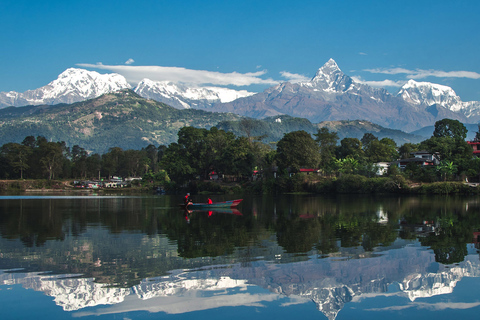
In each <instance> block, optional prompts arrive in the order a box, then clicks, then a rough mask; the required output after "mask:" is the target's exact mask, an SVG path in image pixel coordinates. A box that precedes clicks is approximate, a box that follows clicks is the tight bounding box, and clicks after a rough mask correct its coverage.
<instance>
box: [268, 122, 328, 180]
mask: <svg viewBox="0 0 480 320" xmlns="http://www.w3.org/2000/svg"><path fill="white" fill-rule="evenodd" d="M319 162H320V147H319V146H318V144H317V143H316V142H315V140H313V138H312V136H311V135H310V134H309V133H307V132H306V131H303V130H301V131H293V132H290V133H287V134H285V135H284V136H283V138H282V139H281V140H280V141H279V142H278V144H277V163H278V166H279V167H280V169H281V170H282V169H286V168H288V167H290V168H291V169H292V170H293V171H298V170H299V169H300V168H302V167H308V168H316V167H317V166H318V164H319Z"/></svg>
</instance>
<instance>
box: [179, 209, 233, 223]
mask: <svg viewBox="0 0 480 320" xmlns="http://www.w3.org/2000/svg"><path fill="white" fill-rule="evenodd" d="M196 214H203V215H204V214H206V215H208V216H209V217H211V216H213V215H216V214H231V215H235V216H242V213H241V212H240V210H238V209H235V208H218V209H215V210H205V209H199V210H187V209H185V210H184V216H185V220H186V221H187V223H190V219H191V218H192V215H196Z"/></svg>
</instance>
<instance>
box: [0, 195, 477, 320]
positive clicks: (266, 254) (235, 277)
mask: <svg viewBox="0 0 480 320" xmlns="http://www.w3.org/2000/svg"><path fill="white" fill-rule="evenodd" d="M180 202H181V199H177V198H175V197H143V198H96V199H80V198H68V199H2V200H0V210H1V211H0V212H1V214H0V232H1V236H2V238H1V239H0V248H1V249H0V268H3V269H11V268H24V269H22V270H20V271H15V272H11V271H8V272H2V273H1V274H0V288H1V287H2V286H1V284H3V286H12V285H14V284H21V285H22V286H23V287H25V288H29V289H33V290H36V291H41V292H44V293H45V294H47V295H49V296H52V297H54V299H55V303H56V304H57V305H59V306H61V307H62V308H63V310H65V311H71V312H73V311H75V312H76V315H77V316H93V315H95V316H98V315H105V314H119V313H124V312H133V311H141V310H142V311H148V312H165V313H167V314H179V313H186V312H193V311H196V312H198V311H200V310H209V309H212V308H219V307H236V306H267V305H269V304H272V303H280V304H281V305H284V306H292V305H308V304H309V303H310V302H311V301H313V302H314V303H315V305H316V308H317V309H318V310H319V311H320V312H322V313H323V314H324V315H325V316H326V317H327V318H329V319H335V318H338V316H339V312H340V311H341V310H342V309H344V308H345V307H346V305H347V304H358V303H361V302H362V301H363V300H365V299H372V298H375V297H392V296H395V297H397V298H399V299H400V298H401V299H404V300H402V302H400V304H399V305H398V306H396V307H398V308H400V309H402V308H413V309H421V308H425V306H424V305H423V307H422V306H420V305H417V304H416V301H417V300H418V299H420V298H421V299H426V298H429V297H430V298H431V297H436V296H439V295H445V294H449V298H448V299H452V293H453V292H454V289H455V287H456V286H457V284H458V283H459V282H460V281H461V280H462V279H464V278H466V277H468V278H470V277H479V276H480V274H479V273H480V265H479V264H480V262H479V256H478V253H477V247H478V241H477V238H478V230H480V222H479V221H480V220H479V219H478V216H479V212H480V211H479V210H478V208H479V203H478V201H477V200H476V199H468V198H427V197H426V198H420V197H414V198H410V197H405V198H367V197H359V198H357V199H355V198H352V197H339V198H318V197H311V196H297V197H282V198H281V199H274V198H267V197H261V198H253V197H252V198H250V199H245V200H244V202H243V203H242V207H241V208H240V210H241V213H240V211H239V212H229V211H225V212H208V211H206V212H197V211H195V212H184V211H181V210H179V209H178V208H177V203H180ZM239 213H240V214H239ZM186 216H187V217H188V221H189V223H187V222H186ZM41 271H49V272H53V273H41ZM259 288H261V289H262V290H260V291H259ZM477 293H478V292H477ZM475 295H477V296H478V294H475ZM422 303H425V302H422ZM475 303H477V304H475ZM477 305H478V302H474V303H473V305H472V306H473V307H477ZM100 306H101V307H100ZM92 308H93V309H92ZM467 309H468V308H467Z"/></svg>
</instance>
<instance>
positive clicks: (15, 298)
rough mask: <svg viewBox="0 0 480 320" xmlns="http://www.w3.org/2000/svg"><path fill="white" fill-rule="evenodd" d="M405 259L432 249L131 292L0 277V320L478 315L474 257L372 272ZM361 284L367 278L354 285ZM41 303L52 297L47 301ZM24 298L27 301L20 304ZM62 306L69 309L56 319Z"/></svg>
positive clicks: (209, 273) (52, 279)
mask: <svg viewBox="0 0 480 320" xmlns="http://www.w3.org/2000/svg"><path fill="white" fill-rule="evenodd" d="M472 251H473V250H472ZM406 256H408V257H411V258H412V257H415V256H416V257H417V258H420V259H423V260H425V258H426V260H425V261H426V262H427V264H430V263H432V261H431V260H430V259H431V258H429V257H431V256H432V253H431V252H429V251H428V250H425V249H423V248H421V247H418V246H417V247H416V246H407V247H404V248H401V249H395V250H389V251H384V252H383V253H382V255H381V256H379V257H375V258H368V259H354V260H350V261H349V260H342V261H335V260H334V259H312V260H309V261H303V262H296V263H286V264H272V263H268V262H265V261H257V262H255V263H254V264H252V265H251V266H250V267H248V268H245V267H242V266H240V265H232V266H230V267H229V268H208V269H200V270H192V271H182V270H178V271H174V272H172V273H171V274H170V275H168V276H164V277H157V278H150V279H145V280H143V281H142V282H141V283H140V284H138V285H136V286H133V287H131V288H118V287H111V286H110V287H109V286H105V285H102V284H98V283H95V282H94V279H92V278H76V277H73V278H72V277H71V275H67V278H66V277H65V275H63V276H62V275H50V274H48V273H47V274H39V273H21V272H20V273H19V272H16V273H8V272H7V273H1V274H0V284H2V285H0V300H1V301H2V306H0V310H1V312H2V313H3V312H5V314H7V318H6V319H9V317H11V319H14V318H22V317H27V318H29V317H33V313H35V318H39V319H42V317H41V315H42V314H45V316H46V318H49V317H50V318H51V317H52V315H53V314H57V313H58V316H59V317H56V318H68V317H81V318H89V317H94V318H98V317H100V318H110V317H115V316H118V315H121V316H122V317H125V319H142V318H145V317H146V316H150V317H153V316H154V315H157V316H160V315H161V317H162V318H167V317H168V318H175V317H177V316H180V315H181V316H182V319H189V318H193V317H195V318H198V317H200V318H202V317H208V318H210V319H212V318H213V319H217V318H218V319H220V318H224V317H225V314H228V317H229V318H233V319H237V318H238V319H240V318H241V317H242V316H243V317H246V316H248V317H251V318H252V319H264V317H269V318H270V317H274V316H275V317H278V318H280V319H289V318H291V317H295V318H296V317H298V316H302V317H308V316H316V317H320V318H322V317H323V316H326V317H328V318H329V319H335V318H336V319H384V318H385V317H387V316H388V317H389V318H392V319H403V318H405V317H407V316H408V317H409V318H412V319H420V318H422V317H430V316H432V315H433V314H434V316H435V318H436V319H448V318H449V317H453V316H454V315H456V316H457V317H458V315H459V314H461V315H462V316H466V317H470V318H475V316H476V314H477V312H478V311H480V308H479V306H480V299H479V298H477V297H478V296H479V295H478V293H479V291H480V289H479V288H480V278H479V276H480V263H479V258H478V255H477V254H471V255H468V256H467V257H466V259H465V261H464V262H462V263H460V264H458V265H454V266H451V267H449V268H439V269H438V270H437V272H429V271H424V272H419V270H418V269H419V268H418V261H415V263H414V264H412V265H411V267H412V268H411V269H410V270H408V272H407V271H405V272H399V271H398V270H392V272H391V273H390V274H388V273H384V274H381V270H385V269H384V268H383V267H382V264H383V265H385V264H388V263H389V261H391V260H392V259H400V258H402V259H400V260H401V261H405V257H406ZM369 260H370V261H369ZM352 262H353V268H355V269H356V271H357V278H356V279H355V278H354V279H350V277H349V276H348V275H346V277H345V278H341V277H334V276H333V275H335V274H337V273H336V272H331V271H326V270H332V269H337V268H338V270H339V272H340V273H342V274H345V273H347V274H348V273H349V272H350V271H349V268H351V266H349V265H351V264H352ZM433 263H434V262H433ZM375 266H376V267H375ZM398 266H400V267H402V268H405V267H406V266H407V265H403V264H402V263H400V264H398ZM365 268H374V270H373V273H372V274H375V275H376V277H372V276H370V275H369V273H362V272H364V271H365ZM421 268H422V267H421V266H420V269H421ZM425 269H427V268H425ZM379 272H380V273H379ZM292 274H297V275H300V276H299V279H303V281H298V279H295V280H292V279H287V278H286V277H287V276H288V275H290V276H291V275H292ZM242 276H243V278H242ZM365 277H367V279H360V278H365ZM395 277H396V279H394V278H395ZM349 279H350V280H349ZM349 281H350V282H349ZM369 283H370V284H369ZM19 284H21V285H22V287H23V288H22V287H20V285H19ZM25 288H27V289H33V290H26V289H25ZM37 291H39V292H43V293H45V295H41V294H37V293H36V292H37ZM48 296H50V297H53V298H54V302H52V301H51V299H52V298H50V297H48ZM25 301H28V303H27V304H25V305H26V306H25V307H23V305H24V303H25ZM7 306H8V307H7ZM219 308H221V311H219V310H220V309H219ZM62 309H63V310H67V311H69V312H64V313H61V312H60V313H59V310H62ZM312 310H314V312H313V311H312ZM11 311H12V314H10V315H9V314H8V312H11ZM319 311H320V312H322V313H323V315H322V313H319ZM29 312H31V314H29ZM47 314H48V315H49V316H48V317H47ZM315 314H316V315H315ZM37 315H40V316H37ZM2 319H5V318H2ZM450 319H451V318H450Z"/></svg>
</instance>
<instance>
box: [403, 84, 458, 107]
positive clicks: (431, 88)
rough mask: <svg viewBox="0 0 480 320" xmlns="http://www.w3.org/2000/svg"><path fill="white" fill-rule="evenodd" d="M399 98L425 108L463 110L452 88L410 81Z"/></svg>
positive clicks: (404, 86)
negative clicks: (435, 106) (435, 107)
mask: <svg viewBox="0 0 480 320" xmlns="http://www.w3.org/2000/svg"><path fill="white" fill-rule="evenodd" d="M397 96H399V97H401V98H402V99H403V100H405V101H406V102H408V103H410V104H412V105H415V106H419V107H423V108H425V107H428V106H431V105H434V104H438V105H441V106H442V107H445V108H448V109H450V110H452V111H459V110H461V109H462V108H463V102H462V100H461V99H460V97H459V96H457V94H456V93H455V91H453V89H452V88H450V87H447V86H443V85H439V84H435V83H430V82H417V81H415V80H409V81H408V82H407V83H406V84H404V85H403V87H402V88H401V89H400V91H399V92H398V93H397Z"/></svg>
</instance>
